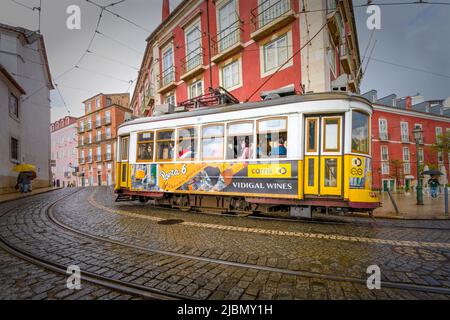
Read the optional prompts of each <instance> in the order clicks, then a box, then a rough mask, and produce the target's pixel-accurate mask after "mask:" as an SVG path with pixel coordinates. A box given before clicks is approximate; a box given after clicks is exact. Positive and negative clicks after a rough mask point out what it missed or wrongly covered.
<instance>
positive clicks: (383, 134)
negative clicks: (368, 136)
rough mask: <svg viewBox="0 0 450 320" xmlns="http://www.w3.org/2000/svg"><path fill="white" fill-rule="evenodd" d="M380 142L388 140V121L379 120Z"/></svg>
mask: <svg viewBox="0 0 450 320" xmlns="http://www.w3.org/2000/svg"><path fill="white" fill-rule="evenodd" d="M378 128H379V133H380V140H388V124H387V120H386V119H379V120H378Z"/></svg>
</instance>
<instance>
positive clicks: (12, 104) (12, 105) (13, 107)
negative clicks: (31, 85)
mask: <svg viewBox="0 0 450 320" xmlns="http://www.w3.org/2000/svg"><path fill="white" fill-rule="evenodd" d="M9 114H10V115H11V116H12V117H14V118H16V119H19V99H18V98H17V97H16V96H15V95H14V94H13V93H10V94H9Z"/></svg>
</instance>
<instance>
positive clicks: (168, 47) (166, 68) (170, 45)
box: [161, 43, 175, 87]
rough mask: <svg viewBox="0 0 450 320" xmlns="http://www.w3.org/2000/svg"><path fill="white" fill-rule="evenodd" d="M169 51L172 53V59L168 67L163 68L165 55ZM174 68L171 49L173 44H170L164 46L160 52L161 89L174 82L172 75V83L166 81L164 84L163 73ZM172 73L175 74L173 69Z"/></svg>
mask: <svg viewBox="0 0 450 320" xmlns="http://www.w3.org/2000/svg"><path fill="white" fill-rule="evenodd" d="M169 50H171V51H172V59H171V61H170V66H164V63H165V62H166V59H165V55H166V54H167V52H168V51H169ZM174 67H175V50H174V48H173V44H172V43H170V44H168V45H166V46H165V47H163V49H162V50H161V81H162V85H161V87H164V86H166V85H167V84H169V83H171V82H173V81H175V74H174V76H173V81H168V82H167V83H165V82H164V75H166V73H165V71H167V70H168V69H169V68H172V69H173V68H174ZM173 72H174V73H175V70H174V69H173Z"/></svg>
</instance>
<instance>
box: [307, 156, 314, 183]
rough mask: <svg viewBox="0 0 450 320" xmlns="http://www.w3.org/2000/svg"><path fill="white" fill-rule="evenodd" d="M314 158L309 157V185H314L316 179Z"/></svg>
mask: <svg viewBox="0 0 450 320" xmlns="http://www.w3.org/2000/svg"><path fill="white" fill-rule="evenodd" d="M314 164H315V160H314V159H308V187H314V184H315V179H314Z"/></svg>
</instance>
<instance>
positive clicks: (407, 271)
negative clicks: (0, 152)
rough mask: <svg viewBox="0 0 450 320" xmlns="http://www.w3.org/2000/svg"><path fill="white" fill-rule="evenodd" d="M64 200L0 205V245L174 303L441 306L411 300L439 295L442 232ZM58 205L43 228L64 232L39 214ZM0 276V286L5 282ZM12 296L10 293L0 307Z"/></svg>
mask: <svg viewBox="0 0 450 320" xmlns="http://www.w3.org/2000/svg"><path fill="white" fill-rule="evenodd" d="M73 191H74V190H57V191H54V192H51V193H48V194H43V195H39V196H35V197H33V198H30V199H28V200H25V199H23V200H21V201H19V202H9V203H5V204H3V205H0V216H1V218H0V234H1V235H2V237H4V238H5V239H7V241H8V242H10V243H12V244H14V245H16V246H18V247H20V248H21V249H22V250H25V251H27V252H32V253H33V254H36V255H39V256H40V257H44V258H45V259H48V260H49V261H54V262H57V263H60V264H64V265H70V264H76V265H79V266H80V268H81V270H82V272H83V271H88V272H93V273H97V274H100V275H103V276H105V277H111V278H114V279H120V280H121V281H126V282H130V283H134V284H139V285H143V286H146V287H149V288H156V289H158V290H162V291H165V292H171V293H176V294H178V295H181V296H183V297H186V298H199V299H448V298H449V296H448V292H450V291H444V292H442V293H440V294H439V293H433V292H425V291H423V290H413V289H412V288H413V286H420V287H421V288H422V289H424V288H425V290H426V288H430V287H433V288H435V289H436V288H444V289H449V288H450V221H447V220H440V221H405V223H403V221H397V220H394V221H392V222H391V221H389V220H383V221H378V220H377V221H373V220H371V219H366V220H364V219H361V220H358V223H357V224H355V223H325V222H317V223H316V222H289V221H277V220H261V219H250V218H239V217H228V216H217V215H206V214H198V213H186V212H180V211H177V210H162V209H159V208H154V207H152V206H151V205H142V204H139V203H115V202H114V195H113V194H112V193H111V190H110V189H109V188H106V187H103V188H98V189H89V188H88V189H82V190H79V192H77V193H75V194H72V195H71V194H70V193H71V192H73ZM64 196H68V197H67V198H65V199H62V198H63V197H64ZM58 199H62V200H61V201H59V202H57V203H56V205H55V206H54V207H52V209H51V217H53V218H54V219H55V220H56V221H57V222H59V223H61V224H63V225H66V226H68V227H70V228H73V231H75V232H71V231H68V230H66V229H62V228H61V226H58V225H56V224H55V222H54V221H52V220H51V219H50V218H49V216H48V215H47V214H46V210H44V209H45V208H46V207H48V206H49V204H51V203H52V202H54V201H56V200H58ZM9 209H10V210H11V211H8V210H9ZM2 213H5V214H2ZM166 220H172V221H166ZM89 235H91V236H94V237H89ZM105 240H106V241H105ZM6 257H8V255H6ZM9 258H10V259H12V257H9ZM4 259H6V258H5V257H4V256H3V255H1V254H0V261H2V262H3V261H4ZM14 259H15V258H14ZM370 265H378V266H379V267H380V269H381V276H382V289H381V290H369V289H367V286H366V284H365V280H366V279H367V276H368V275H367V272H366V270H367V267H369V266H370ZM2 266H5V267H3V268H0V279H2V277H5V274H7V275H8V276H10V275H11V274H14V273H16V271H14V268H13V269H12V271H11V270H10V269H8V267H7V266H6V265H4V264H3V263H2ZM31 267H33V266H30V268H31ZM23 268H25V269H27V266H24V267H23ZM24 279H27V276H25V277H24ZM55 281H57V280H55ZM60 281H63V282H64V283H65V278H64V277H63V276H61V280H60ZM58 284H60V283H59V282H58ZM383 284H386V286H383ZM389 284H393V285H394V287H392V286H390V285H389ZM398 284H399V285H400V286H399V287H395V285H398ZM87 285H88V284H87ZM8 288H9V289H8ZM15 290H16V287H15V285H14V283H11V284H10V285H9V286H8V287H7V290H6V291H5V292H3V295H2V296H0V297H1V298H7V297H8V294H10V295H11V297H12V298H14V297H15V295H14V294H15V292H16V291H15ZM94 290H95V289H94ZM434 291H435V292H436V290H434ZM73 294H75V293H73ZM34 295H35V294H34V293H32V294H31V296H29V295H28V296H26V298H31V297H33V296H34ZM91 298H92V299H95V298H96V297H91ZM129 298H131V297H129Z"/></svg>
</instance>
